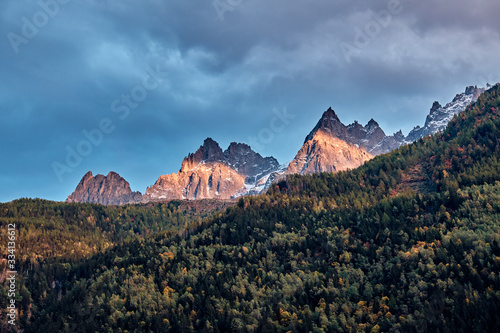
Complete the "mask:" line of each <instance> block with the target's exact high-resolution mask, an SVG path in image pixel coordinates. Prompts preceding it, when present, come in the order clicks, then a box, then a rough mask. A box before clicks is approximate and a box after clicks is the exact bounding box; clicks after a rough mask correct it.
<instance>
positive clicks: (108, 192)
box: [66, 171, 142, 205]
mask: <svg viewBox="0 0 500 333" xmlns="http://www.w3.org/2000/svg"><path fill="white" fill-rule="evenodd" d="M141 200H142V194H141V193H140V192H132V190H131V189H130V184H129V183H128V182H127V181H126V180H125V179H123V178H122V177H121V176H120V175H119V174H117V173H116V172H110V173H109V174H108V175H107V176H103V175H96V176H95V177H94V176H93V175H92V172H90V171H89V172H87V173H86V174H85V176H83V178H82V180H81V181H80V183H79V184H78V186H77V187H76V190H75V191H74V192H73V193H72V194H71V195H70V196H69V197H68V199H66V202H84V203H99V204H103V205H124V204H130V203H138V202H141Z"/></svg>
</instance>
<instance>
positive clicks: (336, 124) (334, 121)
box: [304, 107, 347, 143]
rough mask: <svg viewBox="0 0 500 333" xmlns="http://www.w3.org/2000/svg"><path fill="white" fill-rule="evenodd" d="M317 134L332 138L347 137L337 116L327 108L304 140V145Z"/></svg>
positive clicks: (345, 130)
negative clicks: (321, 133)
mask: <svg viewBox="0 0 500 333" xmlns="http://www.w3.org/2000/svg"><path fill="white" fill-rule="evenodd" d="M317 132H324V133H327V134H329V135H330V136H332V137H337V138H345V137H346V135H347V127H346V126H345V125H344V124H342V122H341V121H340V119H339V117H338V116H337V114H335V111H333V109H332V108H331V107H329V108H328V110H326V111H325V112H324V113H323V116H321V119H320V120H319V121H318V123H317V124H316V126H315V127H314V129H313V130H312V131H311V133H309V135H308V136H307V137H306V139H305V140H304V143H306V142H307V141H310V140H311V139H312V138H313V137H314V135H315V134H316V133H317Z"/></svg>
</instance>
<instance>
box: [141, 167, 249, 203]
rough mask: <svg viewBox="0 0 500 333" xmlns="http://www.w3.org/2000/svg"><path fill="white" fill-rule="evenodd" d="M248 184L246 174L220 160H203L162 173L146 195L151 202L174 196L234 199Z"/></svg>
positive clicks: (170, 198) (182, 197) (175, 197)
mask: <svg viewBox="0 0 500 333" xmlns="http://www.w3.org/2000/svg"><path fill="white" fill-rule="evenodd" d="M244 187H245V177H244V176H242V175H240V174H238V173H237V172H236V171H235V170H234V169H232V168H230V167H228V166H226V165H225V164H224V163H220V162H200V163H199V164H198V165H196V166H194V167H192V168H187V165H186V164H184V163H183V167H182V169H181V171H179V172H178V173H173V174H170V175H164V176H160V178H158V180H157V181H156V183H155V184H154V185H153V186H151V187H148V189H147V190H146V194H145V195H144V198H145V200H147V201H158V200H172V199H189V200H197V199H230V198H231V197H233V195H234V194H235V193H236V192H238V191H240V190H242V189H243V188H244Z"/></svg>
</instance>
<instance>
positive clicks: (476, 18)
mask: <svg viewBox="0 0 500 333" xmlns="http://www.w3.org/2000/svg"><path fill="white" fill-rule="evenodd" d="M55 1H56V0H42V2H41V3H43V4H45V8H48V10H49V11H52V14H53V15H47V22H42V23H44V24H41V26H40V27H38V28H36V27H35V28H36V30H37V31H36V33H33V31H31V33H32V35H33V36H31V35H30V36H29V38H28V37H26V36H24V35H23V32H26V30H25V31H23V28H24V29H28V32H30V31H29V27H28V28H26V27H25V25H26V24H27V23H26V22H28V24H34V22H35V20H37V19H38V20H39V21H38V22H39V23H40V22H41V21H40V20H42V21H43V19H44V17H43V15H42V14H43V8H42V7H44V6H42V5H40V3H39V2H31V1H16V2H4V3H2V4H1V5H0V6H1V8H0V9H1V10H0V18H1V20H0V37H2V40H1V41H0V43H1V47H0V72H1V73H2V75H3V79H4V80H2V81H1V83H0V88H1V89H0V109H1V110H2V122H1V123H0V142H2V143H1V146H0V147H1V159H2V162H3V163H2V164H1V165H0V175H1V176H0V188H1V192H0V201H5V200H11V199H14V198H17V197H21V196H33V197H34V196H38V197H44V198H49V199H56V200H63V199H64V198H65V196H66V195H68V194H69V193H70V192H71V191H72V190H73V189H74V187H75V186H76V184H77V182H78V181H79V180H80V178H81V176H82V175H83V174H84V173H85V172H86V171H88V170H92V171H93V172H94V173H96V172H100V173H107V172H109V171H110V170H114V171H117V172H119V173H120V174H121V175H122V176H124V177H125V178H126V179H127V180H129V181H130V183H131V185H132V188H133V189H134V190H140V191H144V190H145V187H146V186H147V185H151V184H152V183H153V182H154V181H155V180H156V178H157V177H158V176H159V175H160V174H165V173H171V172H175V171H177V170H178V169H179V167H180V162H181V160H182V158H183V157H184V156H185V155H186V154H187V153H188V152H192V151H194V150H196V149H197V148H198V147H199V145H200V144H201V143H202V141H203V139H204V138H205V137H207V136H211V137H213V138H214V139H215V140H217V141H219V142H220V143H221V146H223V148H226V147H227V145H228V144H229V142H231V141H244V142H245V141H246V142H248V141H249V140H251V139H252V138H253V139H255V138H256V137H258V135H259V133H261V131H262V130H263V129H264V128H267V127H269V122H270V120H271V119H272V117H273V116H274V115H275V113H273V110H284V109H286V110H287V112H288V113H290V114H293V115H294V116H295V118H293V120H291V121H290V123H289V124H287V126H286V129H285V130H284V131H283V132H280V133H274V134H273V138H272V140H269V141H270V142H265V144H263V143H262V142H257V143H258V144H259V148H260V150H259V152H260V153H262V154H266V155H271V154H272V155H275V156H276V157H277V158H278V159H279V160H280V162H286V161H287V160H290V159H291V158H293V155H294V154H295V153H296V151H297V150H298V149H299V147H300V144H301V143H302V141H303V138H304V137H305V135H306V134H307V133H308V131H309V130H310V129H311V128H312V127H313V126H314V124H315V122H316V121H317V119H318V118H319V117H320V116H321V113H322V112H323V111H324V110H325V109H326V108H327V107H329V106H332V107H333V108H334V109H335V110H336V111H337V113H338V114H339V116H340V118H341V120H343V121H344V122H350V121H353V120H358V121H360V122H362V123H366V122H367V121H368V120H369V119H370V118H372V117H373V118H375V119H376V120H377V121H378V122H379V123H380V124H381V125H382V126H383V128H384V130H385V131H386V132H388V133H392V132H395V131H397V130H399V129H400V128H402V129H403V130H404V131H405V132H408V131H409V130H410V129H411V127H412V126H414V125H417V124H421V123H423V121H424V119H425V115H426V114H427V112H428V110H429V108H430V106H431V105H432V102H433V101H434V100H439V101H440V102H441V103H446V102H448V101H449V100H451V99H452V98H453V96H454V94H456V93H459V92H461V91H463V89H464V88H465V86H466V85H470V84H479V85H484V84H486V82H487V81H490V82H496V81H498V80H499V79H498V74H497V72H496V69H497V68H498V67H499V66H498V65H499V62H500V60H499V58H498V56H497V55H498V54H499V51H500V36H499V31H500V23H499V21H498V19H497V17H496V16H497V14H498V13H499V12H500V11H499V10H500V5H499V4H498V3H495V2H492V1H476V2H470V1H462V0H458V1H439V2H435V1H419V2H417V1H409V0H401V1H400V2H399V3H398V2H397V0H389V1H368V0H364V1H356V2H352V1H331V0H328V1H327V0H314V1H310V0H298V1H294V2H292V3H290V2H289V1H284V0H273V1H267V2H266V1H263V0H252V1H250V0H243V1H241V2H240V4H239V5H237V6H234V7H233V8H231V9H232V10H230V11H226V12H225V13H224V15H223V20H221V19H220V17H219V16H218V12H217V10H216V9H215V7H214V5H213V3H217V1H219V0H216V1H213V2H212V1H203V2H202V1H199V2H194V3H193V2H188V1H181V0H173V1H160V0H150V1H142V2H139V1H133V0H124V1H111V0H95V1H78V0H73V1H67V0H65V1H63V0H58V2H55ZM220 1H221V2H225V1H226V0H220ZM232 3H233V4H236V3H237V2H232ZM226 8H227V7H226ZM391 8H397V9H398V10H396V11H394V12H391V11H390V9H391ZM40 13H42V14H40ZM384 13H386V14H387V13H389V17H387V16H384ZM37 15H38V16H37ZM40 15H42V16H40ZM380 15H382V16H380ZM384 17H385V18H386V19H387V18H388V19H389V21H388V22H385V23H384V22H383V19H384ZM381 19H382V21H380V20H381ZM379 22H381V23H379ZM377 24H379V25H378V26H377ZM370 29H371V30H370ZM360 31H361V32H362V34H363V35H364V36H361V37H360V36H359V32H360ZM367 32H368V33H369V34H370V35H369V36H368V35H366V33H367ZM10 33H13V34H16V35H17V36H20V37H21V38H25V40H24V41H23V42H22V43H18V44H16V43H14V47H13V45H12V44H13V43H12V38H13V37H12V36H13V35H12V34H10ZM9 34H10V35H9ZM9 36H10V37H9ZM17 41H18V42H19V40H17ZM360 42H362V43H361V44H360ZM342 43H344V44H342ZM342 45H344V46H345V45H349V46H351V47H352V48H351V49H348V50H350V51H352V52H351V53H348V54H346V49H345V47H344V48H342V47H341V46H342ZM16 51H18V52H16ZM156 68H158V69H159V71H160V72H161V73H163V76H162V80H161V83H160V84H158V86H156V87H155V88H154V89H152V90H147V96H146V97H145V98H144V100H141V101H140V102H138V103H136V104H137V106H135V107H134V108H131V107H129V110H128V113H127V116H126V117H122V118H123V119H122V118H120V116H123V112H124V111H123V109H121V110H122V111H120V112H113V111H117V110H116V105H119V106H121V107H123V106H125V105H126V104H125V102H124V99H123V98H124V96H127V95H129V96H130V95H131V93H132V92H133V91H134V89H136V90H135V91H136V92H137V91H140V87H142V86H143V82H144V80H145V79H146V78H147V77H150V72H151V69H156ZM137 87H139V88H137ZM137 89H139V90H137ZM115 101H118V103H119V104H113V103H114V102H115ZM113 105H115V108H113ZM103 119H109V120H110V121H111V122H112V126H113V131H111V133H108V134H104V135H103V139H102V143H100V144H98V145H95V146H93V147H92V153H91V154H89V155H88V156H86V157H84V158H82V160H81V161H80V163H78V165H76V166H74V167H71V168H70V169H71V172H65V173H64V174H63V177H62V178H63V180H62V182H60V181H59V178H60V177H57V175H56V174H55V173H54V170H53V167H52V163H53V162H58V163H61V164H64V163H65V159H66V155H67V151H66V147H67V146H69V147H71V148H72V149H76V148H77V146H78V144H79V143H80V142H82V140H85V139H86V138H85V136H84V134H83V131H84V130H87V131H92V130H93V129H98V128H99V125H100V122H101V121H102V120H103ZM4 161H8V163H5V162H4Z"/></svg>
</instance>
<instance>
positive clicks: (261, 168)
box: [224, 142, 280, 184]
mask: <svg viewBox="0 0 500 333" xmlns="http://www.w3.org/2000/svg"><path fill="white" fill-rule="evenodd" d="M224 161H225V163H226V165H228V166H230V167H232V168H233V169H234V170H236V171H237V172H238V173H239V174H240V175H243V176H245V177H246V178H245V183H246V184H255V183H257V182H258V180H259V179H261V178H262V177H264V176H265V175H267V174H269V173H271V172H273V171H275V170H277V169H278V167H279V165H280V164H279V162H278V161H277V160H276V159H275V158H274V157H262V156H261V155H260V154H259V153H256V152H254V151H253V150H252V149H251V148H250V146H249V145H247V144H244V143H236V142H232V143H231V144H230V145H229V147H228V148H227V149H226V151H224Z"/></svg>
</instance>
